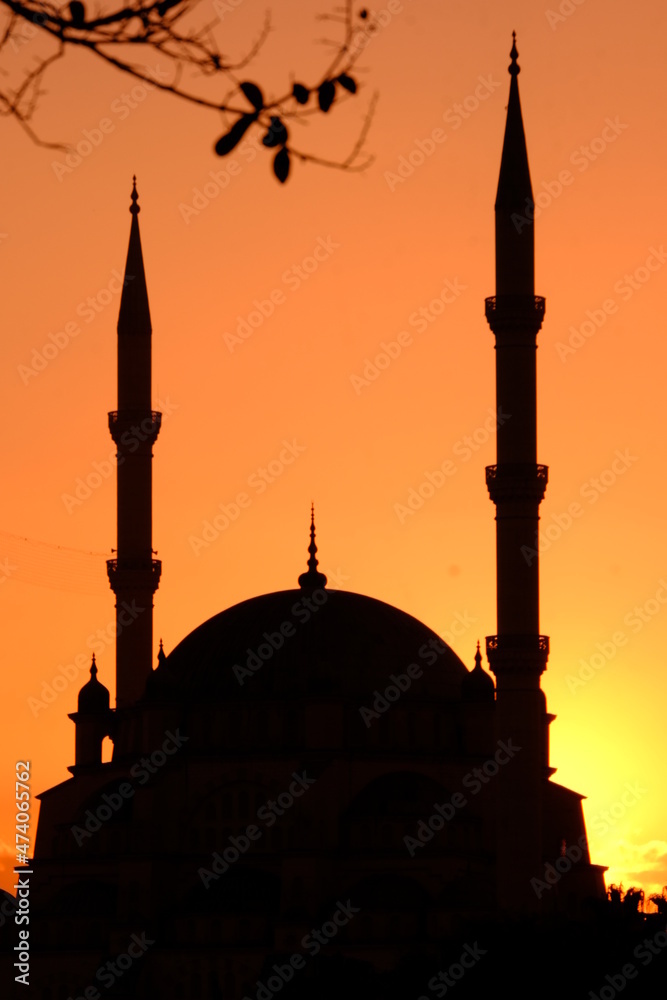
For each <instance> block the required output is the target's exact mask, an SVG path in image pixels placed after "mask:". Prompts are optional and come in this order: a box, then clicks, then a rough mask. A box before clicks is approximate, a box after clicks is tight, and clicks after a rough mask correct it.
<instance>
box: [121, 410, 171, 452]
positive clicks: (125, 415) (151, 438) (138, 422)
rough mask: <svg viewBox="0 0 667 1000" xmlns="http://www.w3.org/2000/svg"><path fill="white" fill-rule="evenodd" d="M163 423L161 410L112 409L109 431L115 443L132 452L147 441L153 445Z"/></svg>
mask: <svg viewBox="0 0 667 1000" xmlns="http://www.w3.org/2000/svg"><path fill="white" fill-rule="evenodd" d="M161 424H162V414H161V413H160V412H159V410H112V411H111V412H110V413H109V431H110V433H111V437H112V438H113V440H114V443H115V444H117V445H119V446H120V445H122V446H123V447H125V448H127V449H128V450H129V451H131V452H134V451H137V449H138V447H139V445H141V444H144V443H145V442H149V444H151V445H153V444H154V443H155V441H156V439H157V436H158V434H159V433H160V426H161Z"/></svg>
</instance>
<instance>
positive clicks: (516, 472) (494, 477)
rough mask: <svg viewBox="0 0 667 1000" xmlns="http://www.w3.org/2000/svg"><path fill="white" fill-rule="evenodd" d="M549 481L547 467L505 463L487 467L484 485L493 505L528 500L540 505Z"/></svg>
mask: <svg viewBox="0 0 667 1000" xmlns="http://www.w3.org/2000/svg"><path fill="white" fill-rule="evenodd" d="M548 480H549V466H548V465H535V464H533V463H531V462H505V463H503V464H502V465H487V467H486V485H487V488H488V491H489V496H490V497H491V499H492V500H493V502H494V503H495V504H497V503H499V502H502V501H503V500H528V501H532V502H534V503H540V502H541V501H542V500H543V499H544V493H545V491H546V488H547V482H548Z"/></svg>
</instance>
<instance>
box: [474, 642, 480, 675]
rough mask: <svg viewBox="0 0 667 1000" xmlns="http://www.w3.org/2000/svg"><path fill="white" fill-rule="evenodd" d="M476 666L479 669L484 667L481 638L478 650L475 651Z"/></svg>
mask: <svg viewBox="0 0 667 1000" xmlns="http://www.w3.org/2000/svg"><path fill="white" fill-rule="evenodd" d="M475 666H476V667H477V668H478V669H479V670H481V669H482V654H481V653H480V651H479V639H478V640H477V652H476V653H475Z"/></svg>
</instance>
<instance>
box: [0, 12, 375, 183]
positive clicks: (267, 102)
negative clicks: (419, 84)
mask: <svg viewBox="0 0 667 1000" xmlns="http://www.w3.org/2000/svg"><path fill="white" fill-rule="evenodd" d="M100 2H101V3H102V5H103V7H104V8H105V9H104V12H101V11H100V10H99V9H95V11H93V10H92V8H91V9H89V8H87V7H86V5H85V4H84V3H82V2H81V0H70V2H68V3H64V4H58V3H57V2H51V0H0V80H1V81H2V82H0V114H2V115H4V116H10V117H12V118H14V120H16V121H18V122H19V124H20V125H21V126H22V127H23V128H24V129H25V131H26V132H27V133H28V134H29V135H30V136H31V138H32V139H33V140H34V141H35V142H37V143H38V144H39V145H43V146H47V147H50V148H57V149H67V146H66V145H64V144H63V143H62V142H48V141H44V140H43V139H42V138H41V137H40V136H39V135H38V134H37V132H36V131H35V129H34V128H33V127H32V124H31V122H32V119H33V117H34V114H35V111H36V109H37V106H38V103H39V99H40V97H41V96H42V93H43V83H44V78H45V76H46V74H47V73H48V71H49V70H50V68H51V67H52V66H53V65H54V63H56V62H58V61H59V60H61V59H63V58H64V57H65V55H66V54H67V53H68V52H69V51H72V50H75V49H83V50H84V51H86V52H87V53H89V54H91V55H92V56H94V57H96V58H97V60H99V61H101V62H102V63H105V64H106V65H109V66H112V67H114V68H115V69H117V70H120V71H121V72H122V73H127V74H129V75H130V76H132V77H134V78H135V79H137V80H141V81H143V82H145V83H148V84H150V85H151V86H152V87H157V88H158V89H159V90H162V91H164V92H166V93H169V94H172V95H173V96H174V97H178V98H181V99H182V100H185V101H188V102H190V103H191V104H193V105H198V106H200V107H204V108H209V109H210V110H211V111H213V112H215V113H216V114H218V115H221V116H222V117H223V120H224V127H225V131H224V133H223V135H221V136H220V138H219V139H218V140H217V142H216V144H215V150H216V152H217V153H218V155H220V156H225V155H226V154H227V153H229V152H231V150H232V149H234V148H235V146H236V145H237V144H238V143H239V142H240V141H241V139H242V138H243V137H244V136H245V135H246V133H248V132H249V131H251V130H253V129H256V130H260V131H261V133H262V145H263V146H264V148H265V149H266V150H267V152H269V154H270V155H271V159H272V166H273V171H274V173H275V176H276V177H277V178H278V180H279V181H281V182H283V183H284V181H285V180H287V177H288V176H289V172H290V166H291V163H292V162H293V160H294V159H298V160H301V161H311V162H314V163H319V164H322V165H325V166H331V167H338V168H341V169H344V170H363V169H364V168H365V167H367V166H368V164H369V163H370V162H371V158H370V157H369V156H368V155H367V154H365V153H364V151H363V146H364V142H365V139H366V135H367V132H368V128H369V126H370V121H371V117H372V109H373V105H374V102H375V98H373V100H372V101H371V106H370V107H369V109H368V111H367V114H366V116H365V119H364V122H363V124H362V127H361V130H360V133H359V135H358V136H357V138H356V141H355V143H354V146H353V148H352V150H351V152H350V153H349V155H348V156H346V157H344V158H343V159H341V160H339V161H337V160H329V159H325V158H322V157H319V156H317V155H316V154H315V153H313V152H312V151H308V150H304V149H301V148H300V147H298V146H296V145H294V144H293V142H292V138H291V136H290V130H289V127H290V125H292V124H293V123H295V122H297V121H298V122H301V123H302V124H303V123H305V122H307V120H308V118H309V117H310V116H312V115H314V114H326V113H327V112H328V111H329V109H330V108H331V107H332V106H333V105H334V104H338V103H341V102H342V101H343V100H344V99H347V98H350V97H351V96H352V95H353V94H355V93H356V92H357V80H356V78H355V77H354V76H352V71H353V69H354V67H355V64H356V62H357V60H358V58H359V56H360V55H361V53H362V52H363V51H364V49H365V47H366V45H367V44H368V41H369V40H370V38H371V37H372V36H373V35H374V33H375V32H377V30H378V29H379V28H380V26H381V23H380V21H379V20H378V19H377V18H376V17H374V16H373V15H371V14H369V13H368V11H366V10H365V9H361V10H357V11H355V10H354V7H353V0H345V2H344V5H343V7H342V8H339V10H338V11H336V12H333V13H330V14H327V15H323V16H322V18H321V19H322V20H326V21H329V22H333V23H335V24H337V26H338V29H337V30H338V32H339V34H340V36H341V37H340V38H339V39H338V40H337V41H334V40H327V39H325V40H324V41H325V42H326V44H327V45H328V46H329V48H330V50H331V55H330V56H329V59H328V62H327V64H326V65H325V67H324V69H323V71H322V73H321V74H320V76H319V78H318V79H316V80H315V81H310V82H300V81H296V82H292V83H291V84H290V86H289V87H288V88H287V89H286V91H285V92H284V93H283V94H281V95H279V96H278V97H265V95H264V92H263V90H262V88H261V87H260V86H259V84H258V83H257V82H254V81H250V80H244V79H243V77H244V76H245V70H246V67H248V66H249V64H250V63H251V62H252V60H253V58H254V57H255V56H257V54H258V52H259V51H260V49H261V48H262V46H263V45H264V43H265V41H266V39H267V36H268V34H269V30H270V19H269V16H268V15H267V16H266V17H265V19H264V22H263V24H262V25H261V28H260V30H259V32H258V37H257V39H256V41H255V43H254V44H253V45H252V46H251V48H250V50H249V51H248V52H246V54H245V55H244V56H243V58H241V59H239V60H238V61H236V62H233V61H230V60H228V59H227V58H226V57H225V56H224V55H223V54H222V52H221V49H220V45H219V38H218V36H219V34H220V24H221V19H222V17H223V16H224V12H225V11H226V10H233V9H234V7H236V6H238V4H239V2H240V0H228V2H226V0H214V3H213V10H215V11H216V12H217V13H216V17H215V19H214V20H212V21H211V20H210V19H209V20H206V19H205V18H204V17H203V16H202V15H201V11H200V10H198V9H197V8H198V7H199V0H129V2H128V3H123V0H100ZM3 18H4V23H2V22H3ZM155 56H158V57H159V59H160V66H161V67H165V66H166V67H167V68H166V69H161V70H160V72H159V74H157V73H156V71H155V70H154V69H153V70H152V69H151V66H150V59H151V58H153V59H154V58H155Z"/></svg>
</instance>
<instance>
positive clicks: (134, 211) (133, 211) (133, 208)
mask: <svg viewBox="0 0 667 1000" xmlns="http://www.w3.org/2000/svg"><path fill="white" fill-rule="evenodd" d="M130 198H131V199H132V204H131V205H130V215H139V212H140V211H141V208H140V207H139V195H138V194H137V178H136V175H135V174H133V175H132V194H131V195H130Z"/></svg>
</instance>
